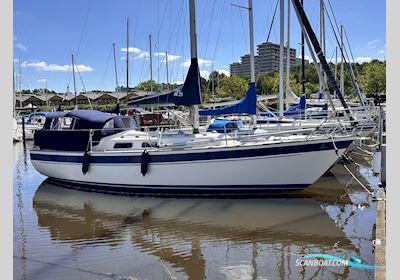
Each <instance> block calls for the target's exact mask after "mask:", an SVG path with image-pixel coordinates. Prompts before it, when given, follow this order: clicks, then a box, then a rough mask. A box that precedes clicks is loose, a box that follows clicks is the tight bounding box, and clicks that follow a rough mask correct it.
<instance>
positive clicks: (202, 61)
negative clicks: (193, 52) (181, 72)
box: [182, 58, 212, 67]
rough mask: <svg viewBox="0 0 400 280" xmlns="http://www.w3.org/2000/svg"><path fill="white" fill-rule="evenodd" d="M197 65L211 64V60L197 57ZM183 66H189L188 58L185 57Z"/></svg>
mask: <svg viewBox="0 0 400 280" xmlns="http://www.w3.org/2000/svg"><path fill="white" fill-rule="evenodd" d="M197 61H198V63H199V66H211V64H212V60H207V59H202V58H198V59H197ZM182 66H183V67H189V66H190V59H186V60H185V62H184V63H183V64H182Z"/></svg>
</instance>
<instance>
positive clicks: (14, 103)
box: [13, 64, 16, 118]
mask: <svg viewBox="0 0 400 280" xmlns="http://www.w3.org/2000/svg"><path fill="white" fill-rule="evenodd" d="M15 99H16V98H15V71H14V64H13V117H14V118H15V105H16V101H15Z"/></svg>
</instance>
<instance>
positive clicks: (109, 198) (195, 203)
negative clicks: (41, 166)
mask: <svg viewBox="0 0 400 280" xmlns="http://www.w3.org/2000/svg"><path fill="white" fill-rule="evenodd" d="M33 208H34V210H35V212H36V214H37V217H38V224H39V227H40V228H42V229H48V230H49V232H50V236H51V239H52V240H53V242H61V243H64V244H65V243H67V244H70V245H71V246H72V247H73V248H82V247H88V246H89V247H90V246H103V247H106V248H108V249H107V250H110V248H113V249H115V248H124V250H126V249H127V248H126V247H128V251H132V253H131V254H130V255H136V254H138V255H137V256H136V257H135V260H134V261H135V262H139V263H140V259H141V258H143V259H144V258H145V257H144V256H151V257H153V258H154V257H155V260H154V261H155V262H156V263H157V265H158V266H159V264H160V263H161V264H162V265H163V267H164V268H165V270H164V272H165V273H166V274H167V275H168V274H169V275H170V276H171V275H178V276H179V275H180V276H181V277H178V278H179V279H180V278H182V277H183V278H186V277H187V278H189V279H204V278H205V277H207V278H210V277H211V278H213V279H214V278H221V279H225V278H226V277H227V278H229V275H241V274H246V273H247V274H248V276H251V277H250V279H251V278H253V279H255V278H257V275H258V276H260V277H266V278H268V279H276V278H282V279H283V278H290V277H287V276H288V275H292V276H291V277H292V278H293V279H297V276H299V274H301V275H303V277H305V278H308V277H311V276H313V277H321V278H322V277H325V276H326V275H327V273H328V274H329V273H331V276H333V275H337V273H339V274H340V275H342V276H344V277H347V276H348V273H349V270H351V268H346V267H340V268H338V267H336V268H335V267H333V268H328V269H327V268H323V267H296V266H295V261H296V260H297V259H299V258H300V256H301V255H302V254H307V253H311V252H312V253H315V252H321V253H327V254H329V253H330V254H333V255H335V253H336V254H339V253H340V255H341V256H349V257H350V256H351V255H357V254H358V252H357V251H358V249H356V248H355V247H354V245H352V244H351V242H350V241H349V240H348V239H347V238H346V237H345V235H344V233H343V232H342V231H341V230H340V229H339V228H338V227H337V226H336V225H335V223H334V221H333V220H331V219H330V218H329V216H328V215H327V213H326V212H325V211H324V210H323V209H322V208H321V203H320V202H318V201H316V200H313V199H309V198H301V199H299V198H271V199H204V198H201V199H196V198H187V199H182V198H179V199H176V198H155V197H131V196H119V195H110V194H103V193H94V192H85V191H80V190H75V189H70V188H64V187H61V186H57V185H55V184H53V183H52V182H51V181H49V180H48V179H47V180H45V181H44V182H43V183H42V184H41V186H40V187H39V188H38V189H37V191H36V193H35V195H34V198H33ZM127 244H130V245H128V246H127ZM338 252H339V253H338ZM128 255H129V254H128ZM138 256H139V257H138ZM140 256H142V257H140ZM96 257H97V258H96V262H98V259H99V256H96ZM119 257H120V258H121V259H118V260H117V259H112V258H108V257H107V253H105V254H104V258H105V259H107V261H105V262H103V264H102V265H101V266H100V267H99V268H92V269H99V270H101V271H103V270H104V269H106V270H107V269H109V268H106V267H107V265H109V262H119V261H122V262H123V261H124V260H123V259H124V258H128V256H126V257H123V256H121V255H119ZM130 257H131V256H130ZM93 262H94V260H93ZM81 265H82V266H83V265H84V264H81ZM153 266H154V264H153ZM125 273H129V274H134V275H136V276H137V275H141V273H142V272H138V271H135V269H133V268H132V270H131V271H129V269H128V272H125ZM333 273H334V274H333ZM322 274H323V275H322ZM150 275H153V274H150ZM164 276H165V275H164ZM143 277H145V278H148V277H149V275H146V273H145V274H144V275H143ZM152 277H154V275H153V276H152ZM152 277H150V278H152ZM159 277H162V275H158V276H156V278H159ZM244 278H246V277H244Z"/></svg>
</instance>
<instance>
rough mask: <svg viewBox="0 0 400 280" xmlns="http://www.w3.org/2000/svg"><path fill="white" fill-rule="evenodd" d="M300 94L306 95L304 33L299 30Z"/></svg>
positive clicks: (302, 2) (302, 3)
mask: <svg viewBox="0 0 400 280" xmlns="http://www.w3.org/2000/svg"><path fill="white" fill-rule="evenodd" d="M301 6H302V7H303V8H304V0H301ZM301 94H302V95H305V94H306V75H305V61H304V31H303V30H301Z"/></svg>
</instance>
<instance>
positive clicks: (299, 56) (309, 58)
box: [297, 55, 312, 62]
mask: <svg viewBox="0 0 400 280" xmlns="http://www.w3.org/2000/svg"><path fill="white" fill-rule="evenodd" d="M297 58H301V55H298V56H297ZM304 59H305V60H308V61H310V62H312V58H311V56H308V55H305V56H304Z"/></svg>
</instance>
